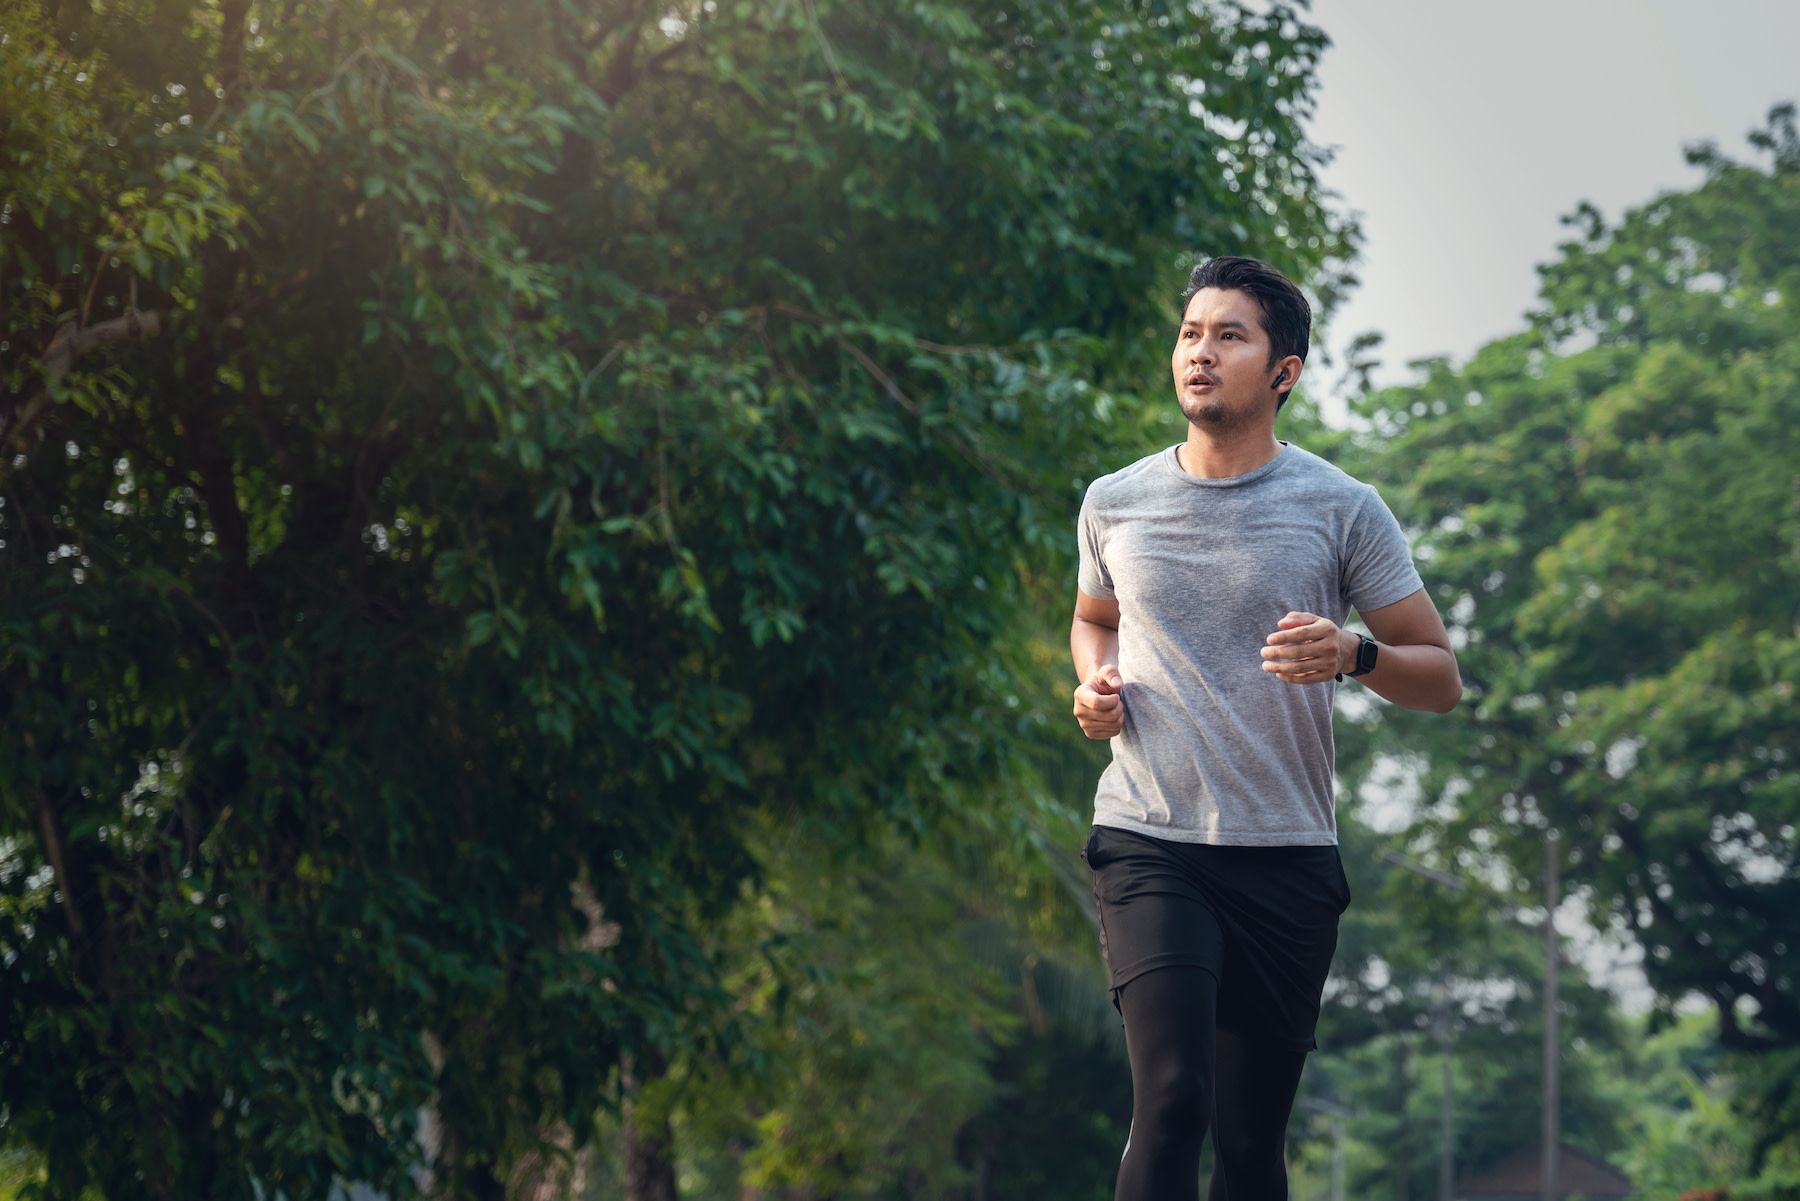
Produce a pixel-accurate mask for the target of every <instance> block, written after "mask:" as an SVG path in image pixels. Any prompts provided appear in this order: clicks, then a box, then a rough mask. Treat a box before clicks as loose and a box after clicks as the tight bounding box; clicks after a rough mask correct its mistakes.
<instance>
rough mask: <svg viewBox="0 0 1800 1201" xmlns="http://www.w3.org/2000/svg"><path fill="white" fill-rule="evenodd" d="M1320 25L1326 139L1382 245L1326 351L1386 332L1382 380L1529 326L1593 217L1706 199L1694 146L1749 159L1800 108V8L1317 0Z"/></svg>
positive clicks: (1346, 186)
mask: <svg viewBox="0 0 1800 1201" xmlns="http://www.w3.org/2000/svg"><path fill="white" fill-rule="evenodd" d="M1312 19H1313V21H1314V22H1316V23H1317V24H1319V25H1321V26H1323V27H1324V29H1325V30H1326V31H1327V32H1328V33H1329V34H1330V35H1331V38H1332V41H1333V42H1334V43H1335V44H1334V46H1333V48H1332V49H1331V50H1330V51H1329V52H1328V53H1327V54H1326V56H1325V59H1324V62H1323V64H1322V66H1321V70H1320V90H1319V98H1318V99H1319V105H1318V114H1317V117H1316V118H1315V120H1314V122H1313V126H1312V129H1313V137H1314V140H1315V141H1317V142H1319V143H1320V144H1321V145H1325V146H1333V147H1336V148H1337V159H1336V161H1335V162H1334V163H1333V164H1332V166H1331V167H1330V168H1329V169H1328V170H1327V172H1326V174H1325V182H1326V184H1327V186H1329V187H1330V188H1332V189H1333V190H1335V191H1336V192H1338V193H1340V194H1341V196H1342V201H1341V203H1342V204H1343V205H1344V206H1345V207H1348V208H1350V209H1354V210H1357V211H1360V212H1361V213H1362V214H1363V229H1364V232H1365V234H1366V236H1367V241H1366V243H1365V246H1364V254H1363V262H1362V265H1361V271H1360V275H1361V278H1362V281H1363V282H1362V286H1361V287H1360V288H1359V289H1358V290H1357V292H1356V294H1355V295H1354V296H1353V297H1352V299H1351V301H1350V302H1349V304H1348V305H1347V306H1345V308H1344V309H1343V310H1342V311H1341V312H1340V313H1339V315H1338V317H1337V319H1336V320H1335V322H1334V323H1333V329H1332V330H1331V332H1330V336H1329V343H1330V345H1331V346H1332V347H1333V348H1334V349H1335V348H1338V347H1342V346H1343V345H1344V344H1345V343H1346V342H1348V340H1349V338H1350V337H1351V336H1352V335H1354V334H1356V333H1358V332H1361V331H1363V330H1367V329H1376V330H1380V331H1381V332H1382V333H1384V334H1386V335H1387V341H1386V343H1385V346H1384V348H1383V351H1382V358H1383V360H1384V362H1385V363H1386V367H1385V369H1384V371H1383V372H1382V373H1381V374H1380V375H1378V376H1377V379H1378V381H1380V382H1384V383H1386V382H1395V381H1397V380H1400V379H1404V378H1406V377H1407V374H1408V373H1407V372H1406V369H1405V366H1404V365H1405V363H1406V362H1407V360H1409V359H1414V358H1419V357H1421V356H1425V355H1433V354H1448V355H1451V356H1453V357H1454V358H1456V359H1457V360H1458V361H1461V360H1463V359H1466V358H1467V357H1468V355H1469V354H1470V353H1471V352H1473V351H1474V350H1475V349H1476V348H1477V347H1478V346H1480V345H1481V344H1482V343H1483V342H1486V341H1488V340H1490V339H1492V338H1495V337H1499V336H1501V335H1503V334H1507V333H1511V332H1513V331H1515V330H1517V329H1519V328H1521V327H1522V326H1523V324H1524V322H1523V319H1522V314H1523V313H1524V312H1525V310H1526V309H1528V308H1530V307H1532V306H1533V304H1534V302H1535V300H1536V295H1537V274H1536V272H1535V271H1534V270H1533V266H1534V265H1535V264H1537V263H1540V262H1544V261H1546V260H1548V259H1550V258H1553V257H1554V256H1555V253H1556V246H1557V244H1558V243H1559V242H1561V241H1565V240H1567V238H1568V236H1569V234H1568V231H1567V230H1566V229H1565V228H1564V227H1563V226H1562V225H1561V224H1560V223H1559V221H1558V218H1559V217H1561V216H1562V215H1563V214H1565V213H1568V212H1570V211H1571V210H1573V209H1574V207H1575V206H1576V204H1577V203H1579V202H1580V201H1582V200H1591V201H1593V202H1594V203H1595V204H1596V205H1598V206H1599V207H1600V209H1601V210H1602V211H1603V212H1604V213H1606V215H1607V216H1608V218H1610V219H1617V217H1618V216H1619V215H1620V214H1621V213H1622V212H1623V211H1624V210H1625V209H1626V208H1628V207H1634V206H1636V205H1639V204H1642V203H1644V202H1645V201H1648V200H1649V199H1650V198H1651V197H1653V196H1654V195H1656V193H1657V192H1659V191H1663V190H1665V189H1669V188H1685V187H1692V186H1693V185H1694V184H1696V183H1698V182H1699V180H1700V173H1699V172H1697V171H1695V170H1694V169H1693V168H1691V167H1689V166H1688V165H1687V164H1686V163H1685V161H1684V160H1683V158H1682V147H1683V145H1684V144H1686V143H1689V142H1694V141H1699V140H1702V139H1712V140H1714V141H1716V142H1718V143H1719V145H1720V146H1721V147H1722V148H1723V149H1724V150H1725V151H1726V152H1727V153H1728V154H1732V155H1735V156H1748V155H1749V154H1750V153H1751V151H1750V148H1749V147H1748V146H1747V145H1746V144H1745V142H1744V134H1745V133H1746V132H1747V131H1748V130H1749V129H1751V128H1752V127H1760V126H1761V125H1762V124H1763V120H1764V117H1765V115H1766V114H1767V112H1768V110H1769V107H1770V106H1771V105H1773V104H1775V103H1778V102H1779V101H1782V100H1800V2H1797V0H1709V2H1708V3H1704V4H1700V3H1692V2H1688V3H1675V2H1674V0H1558V2H1552V0H1508V2H1506V3H1496V2H1493V0H1490V2H1488V3H1481V4H1477V3H1471V2H1468V0H1435V2H1432V0H1428V2H1426V3H1419V2H1418V0H1315V2H1314V4H1313V7H1312ZM1326 374H1327V375H1330V374H1331V373H1330V372H1327V373H1326ZM1316 386H1317V385H1315V387H1316ZM1314 395H1315V396H1318V395H1319V393H1318V392H1317V391H1315V392H1314Z"/></svg>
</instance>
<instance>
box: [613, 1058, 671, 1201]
mask: <svg viewBox="0 0 1800 1201" xmlns="http://www.w3.org/2000/svg"><path fill="white" fill-rule="evenodd" d="M635 1058H636V1057H635V1056H633V1055H631V1054H629V1053H627V1054H626V1055H624V1056H622V1057H621V1067H623V1069H624V1078H625V1079H624V1083H625V1106H624V1110H625V1112H624V1118H625V1120H624V1122H623V1130H622V1131H621V1135H620V1141H621V1143H622V1144H623V1152H624V1160H625V1201H677V1196H676V1190H675V1139H674V1135H673V1133H672V1132H671V1131H670V1129H669V1115H668V1113H667V1111H651V1112H645V1111H644V1110H642V1109H641V1108H640V1107H639V1105H638V1102H637V1097H638V1094H639V1093H640V1092H641V1091H642V1089H643V1081H640V1080H639V1079H638V1078H637V1077H636V1076H635V1074H634V1071H635V1068H636V1064H635V1062H634V1060H635ZM668 1066H669V1065H668V1061H667V1060H666V1059H665V1058H664V1057H663V1055H662V1053H661V1052H659V1051H656V1050H651V1051H649V1052H648V1053H646V1055H645V1057H644V1080H655V1079H657V1078H658V1077H660V1076H661V1075H662V1074H663V1073H664V1072H665V1071H667V1070H668Z"/></svg>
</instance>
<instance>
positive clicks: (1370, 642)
mask: <svg viewBox="0 0 1800 1201" xmlns="http://www.w3.org/2000/svg"><path fill="white" fill-rule="evenodd" d="M1378 649H1379V648H1378V647H1377V646H1376V645H1375V640H1374V639H1373V638H1364V639H1363V640H1362V645H1361V646H1359V647H1357V648H1356V670H1357V672H1358V673H1359V674H1360V673H1362V672H1365V671H1373V670H1375V653H1376V651H1377V650H1378Z"/></svg>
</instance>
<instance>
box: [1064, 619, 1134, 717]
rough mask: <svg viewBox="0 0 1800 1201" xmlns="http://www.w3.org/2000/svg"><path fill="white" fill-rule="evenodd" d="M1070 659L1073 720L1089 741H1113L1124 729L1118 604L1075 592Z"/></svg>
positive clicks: (1070, 632)
mask: <svg viewBox="0 0 1800 1201" xmlns="http://www.w3.org/2000/svg"><path fill="white" fill-rule="evenodd" d="M1069 655H1070V657H1071V658H1072V659H1074V661H1075V674H1076V675H1078V676H1080V677H1081V683H1080V685H1079V686H1078V687H1077V688H1076V689H1075V720H1076V721H1078V722H1080V723H1081V731H1082V733H1084V734H1086V735H1087V736H1088V737H1089V738H1112V737H1115V736H1117V735H1118V734H1119V733H1120V732H1121V731H1123V730H1124V728H1125V698H1124V697H1123V696H1121V695H1119V690H1120V689H1121V688H1123V687H1124V686H1125V680H1124V677H1123V676H1121V675H1120V674H1119V602H1118V601H1116V600H1100V599H1099V598H1098V597H1092V596H1089V595H1088V594H1087V593H1085V592H1083V591H1082V590H1081V589H1079V588H1077V589H1076V590H1075V620H1074V621H1073V622H1072V623H1071V624H1070V626H1069Z"/></svg>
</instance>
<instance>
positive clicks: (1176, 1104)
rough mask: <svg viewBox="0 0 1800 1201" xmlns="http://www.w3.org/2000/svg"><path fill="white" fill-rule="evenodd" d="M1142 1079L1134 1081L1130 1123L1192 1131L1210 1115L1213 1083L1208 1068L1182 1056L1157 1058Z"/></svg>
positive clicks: (1148, 1066) (1207, 1065) (1209, 1068)
mask: <svg viewBox="0 0 1800 1201" xmlns="http://www.w3.org/2000/svg"><path fill="white" fill-rule="evenodd" d="M1146 1069H1147V1070H1146V1071H1145V1072H1144V1073H1143V1075H1144V1079H1141V1080H1138V1081H1135V1082H1134V1083H1135V1085H1136V1087H1135V1089H1134V1090H1133V1091H1134V1092H1135V1094H1136V1106H1135V1108H1136V1109H1137V1110H1141V1111H1144V1112H1142V1113H1141V1115H1139V1114H1134V1116H1133V1119H1132V1120H1133V1122H1134V1123H1135V1122H1137V1121H1139V1120H1140V1117H1141V1119H1142V1120H1144V1121H1145V1122H1147V1123H1149V1124H1150V1125H1152V1126H1160V1125H1163V1124H1170V1125H1176V1126H1180V1127H1191V1126H1193V1125H1195V1124H1204V1123H1205V1122H1206V1120H1207V1119H1208V1118H1209V1117H1210V1116H1211V1115H1212V1106H1213V1081H1212V1070H1211V1065H1210V1064H1207V1063H1199V1062H1195V1061H1194V1060H1193V1059H1192V1058H1189V1057H1187V1056H1181V1055H1169V1056H1164V1057H1161V1058H1159V1059H1158V1060H1157V1061H1156V1062H1155V1063H1154V1064H1151V1065H1146Z"/></svg>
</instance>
